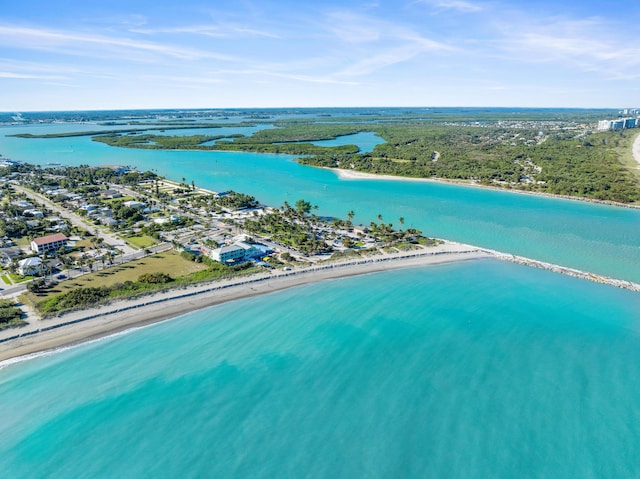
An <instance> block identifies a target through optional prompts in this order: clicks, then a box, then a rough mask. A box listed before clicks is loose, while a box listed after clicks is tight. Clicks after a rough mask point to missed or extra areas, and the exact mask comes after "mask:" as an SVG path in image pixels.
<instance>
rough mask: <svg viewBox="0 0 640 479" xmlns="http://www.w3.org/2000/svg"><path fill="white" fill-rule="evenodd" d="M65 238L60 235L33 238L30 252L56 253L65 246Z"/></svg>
mask: <svg viewBox="0 0 640 479" xmlns="http://www.w3.org/2000/svg"><path fill="white" fill-rule="evenodd" d="M67 239H68V238H67V237H66V236H65V235H63V234H62V233H56V234H52V235H49V236H42V237H40V238H34V239H33V241H31V251H33V252H34V253H38V254H40V253H45V252H47V251H57V250H59V249H60V248H62V247H63V246H66V245H67Z"/></svg>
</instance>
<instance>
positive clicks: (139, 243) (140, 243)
mask: <svg viewBox="0 0 640 479" xmlns="http://www.w3.org/2000/svg"><path fill="white" fill-rule="evenodd" d="M124 239H125V240H126V242H127V243H129V244H130V245H131V246H133V247H134V248H138V249H143V248H148V247H149V246H153V245H154V244H156V243H157V241H156V240H155V239H153V238H151V237H149V236H127V237H125V238H124Z"/></svg>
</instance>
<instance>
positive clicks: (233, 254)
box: [210, 244, 245, 263]
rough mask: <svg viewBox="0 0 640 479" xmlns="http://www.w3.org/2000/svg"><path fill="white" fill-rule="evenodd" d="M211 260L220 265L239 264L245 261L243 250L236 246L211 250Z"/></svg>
mask: <svg viewBox="0 0 640 479" xmlns="http://www.w3.org/2000/svg"><path fill="white" fill-rule="evenodd" d="M210 256H211V259H213V260H214V261H220V262H221V263H230V262H239V261H242V260H244V259H245V249H244V248H242V247H241V246H238V245H236V244H232V245H228V246H223V247H222V248H216V249H214V250H211V253H210Z"/></svg>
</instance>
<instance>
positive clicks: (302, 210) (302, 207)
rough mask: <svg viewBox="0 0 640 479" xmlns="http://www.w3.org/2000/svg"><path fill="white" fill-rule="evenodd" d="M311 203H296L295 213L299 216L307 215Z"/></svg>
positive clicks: (302, 201) (303, 201)
mask: <svg viewBox="0 0 640 479" xmlns="http://www.w3.org/2000/svg"><path fill="white" fill-rule="evenodd" d="M311 208H312V206H311V202H309V201H305V200H298V201H296V211H297V212H298V214H300V215H304V214H309V212H310V211H311Z"/></svg>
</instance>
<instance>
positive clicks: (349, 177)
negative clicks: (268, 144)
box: [314, 135, 640, 209]
mask: <svg viewBox="0 0 640 479" xmlns="http://www.w3.org/2000/svg"><path fill="white" fill-rule="evenodd" d="M636 143H637V155H638V156H637V157H636V156H635V154H636V152H635V150H634V158H636V161H638V165H639V166H638V167H639V168H640V135H638V138H636V141H635V142H634V147H635V146H636ZM314 168H325V169H327V170H331V171H333V172H334V173H335V174H336V175H337V176H338V178H340V179H341V180H345V181H357V180H384V181H391V180H392V181H411V182H417V183H440V184H445V185H457V186H470V187H473V188H482V189H488V190H493V191H503V192H506V193H517V194H522V195H531V196H540V197H542V198H552V199H561V200H574V201H580V202H583V203H594V204H599V205H607V206H618V207H622V208H633V209H640V204H632V203H619V202H617V201H608V200H598V199H595V198H584V197H581V196H569V195H554V194H552V193H544V192H542V191H524V190H518V189H513V188H500V187H499V186H491V185H481V184H479V183H470V182H465V181H463V180H449V179H446V178H414V177H411V176H393V175H378V174H375V173H365V172H363V171H356V170H346V169H343V168H327V167H322V166H320V167H314Z"/></svg>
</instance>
